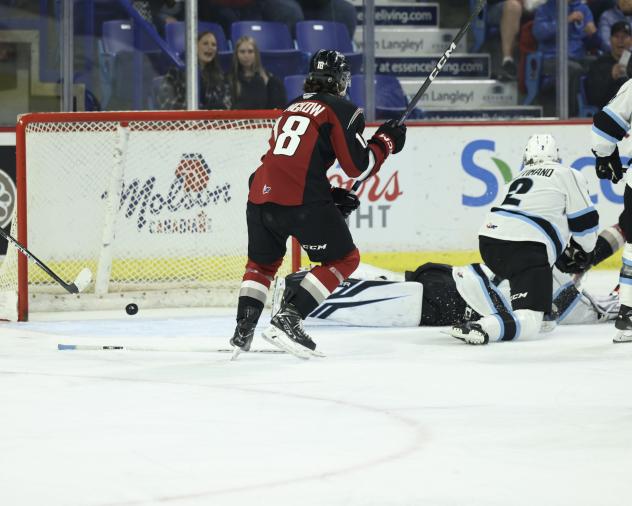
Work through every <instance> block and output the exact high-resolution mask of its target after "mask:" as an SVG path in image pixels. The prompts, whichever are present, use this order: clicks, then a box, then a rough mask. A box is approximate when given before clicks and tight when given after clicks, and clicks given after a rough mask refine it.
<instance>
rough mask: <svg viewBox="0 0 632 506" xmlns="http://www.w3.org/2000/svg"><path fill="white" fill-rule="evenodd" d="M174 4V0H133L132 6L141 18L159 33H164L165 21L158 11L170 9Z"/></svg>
mask: <svg viewBox="0 0 632 506" xmlns="http://www.w3.org/2000/svg"><path fill="white" fill-rule="evenodd" d="M175 6H176V0H133V1H132V7H134V9H136V11H137V12H138V13H139V14H140V15H141V16H142V18H143V19H144V20H145V21H147V22H148V23H149V24H150V25H152V26H153V27H154V28H156V30H158V31H159V32H160V33H164V26H165V21H164V20H163V18H162V17H161V15H160V13H161V11H162V10H163V9H165V8H166V9H172V8H174V7H175Z"/></svg>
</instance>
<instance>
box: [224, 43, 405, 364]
mask: <svg viewBox="0 0 632 506" xmlns="http://www.w3.org/2000/svg"><path fill="white" fill-rule="evenodd" d="M349 82H350V72H349V66H348V64H347V62H346V60H345V57H344V56H343V55H342V54H341V53H339V52H337V51H329V50H325V49H321V50H320V51H318V52H317V53H316V54H315V55H314V57H313V58H312V60H311V62H310V71H309V75H308V76H307V79H306V81H305V86H304V91H305V94H304V95H302V96H300V97H298V98H297V99H296V100H294V101H293V102H292V103H291V104H290V105H289V106H288V107H287V108H286V109H285V111H283V113H282V115H281V116H280V118H279V119H278V120H277V121H276V123H275V125H274V128H273V130H272V135H271V136H270V141H269V144H270V146H269V149H268V152H267V153H266V154H265V155H264V157H263V158H262V160H261V165H260V166H259V168H257V170H256V171H255V173H254V174H253V175H252V176H251V178H250V192H249V194H248V204H247V211H246V221H247V224H248V262H247V264H246V272H245V274H244V277H243V281H242V284H241V289H240V291H239V303H238V308H237V327H236V329H235V333H234V335H233V337H232V339H231V340H230V342H231V344H232V345H233V346H235V347H236V348H239V349H240V350H243V351H248V350H249V349H250V344H251V342H252V339H253V336H254V330H255V326H256V324H257V321H258V320H259V316H260V315H261V312H262V310H263V306H264V303H265V301H266V297H267V292H268V288H269V287H270V283H271V282H272V280H273V278H274V275H275V274H276V272H277V269H278V268H279V266H280V265H281V262H282V260H283V257H284V255H285V252H286V242H287V239H288V237H289V236H294V237H295V238H296V239H297V240H298V242H299V243H300V244H301V247H302V248H303V249H304V250H305V251H306V253H307V255H308V256H309V258H310V260H311V261H312V262H318V263H320V264H321V265H319V266H317V267H314V268H313V269H312V270H311V271H310V272H309V273H308V274H307V275H306V276H305V278H304V279H303V280H302V281H301V283H300V284H299V285H298V287H296V288H295V289H293V290H292V291H291V292H288V293H286V294H284V304H283V305H282V307H281V309H280V310H279V312H278V313H277V314H276V315H274V316H273V317H272V320H271V322H270V326H269V327H268V328H267V329H266V330H265V331H264V332H263V334H262V337H263V338H264V339H266V340H267V341H269V342H270V343H272V344H274V345H275V346H277V347H279V348H281V349H283V350H285V351H287V352H289V353H292V354H294V355H296V356H299V357H301V358H309V357H310V356H311V355H318V354H319V353H318V352H316V351H315V350H316V344H315V343H314V341H313V340H312V339H311V338H310V336H309V335H307V333H306V332H305V330H304V329H303V320H304V319H305V318H306V317H307V315H308V314H310V313H311V312H312V311H313V310H314V309H315V308H316V307H317V306H318V305H319V304H320V303H321V302H323V300H325V298H326V297H327V296H328V295H329V294H330V293H331V292H332V291H333V290H334V289H335V288H336V287H337V286H338V285H339V284H340V283H341V282H342V281H343V280H344V279H346V278H347V277H349V275H350V274H351V273H352V272H353V271H354V270H355V269H356V267H357V266H358V264H359V261H360V254H359V252H358V249H357V248H356V246H355V244H354V243H353V238H352V237H351V233H350V232H349V228H348V227H347V224H346V223H345V217H346V216H347V215H348V214H349V213H350V212H351V211H352V210H354V209H355V208H356V207H357V206H358V205H359V201H358V199H357V197H356V196H355V195H354V194H353V193H351V192H348V191H346V190H344V189H341V188H332V187H331V185H330V184H329V181H328V179H327V176H326V172H327V170H328V169H329V168H330V167H331V166H332V165H333V163H334V161H335V160H336V159H337V160H338V162H339V163H340V166H341V168H342V170H343V171H344V172H345V173H346V174H347V175H348V176H349V177H352V178H355V179H356V180H360V181H362V180H364V179H367V178H369V177H371V176H372V175H374V174H375V173H377V172H378V171H379V170H380V167H381V166H382V163H383V162H384V160H386V158H387V157H388V156H390V155H391V154H394V153H398V152H399V151H401V150H402V148H403V147H404V143H405V141H406V127H405V126H404V125H397V123H396V122H395V121H388V122H386V123H384V124H382V125H381V126H380V127H379V128H378V130H377V132H376V133H375V135H373V137H371V138H370V139H369V140H368V142H367V141H365V140H364V138H363V137H362V133H363V131H364V116H363V114H362V110H361V109H359V108H358V107H356V106H355V105H354V104H352V103H351V102H349V101H348V100H346V99H345V98H344V97H345V94H346V90H347V87H348V86H349Z"/></svg>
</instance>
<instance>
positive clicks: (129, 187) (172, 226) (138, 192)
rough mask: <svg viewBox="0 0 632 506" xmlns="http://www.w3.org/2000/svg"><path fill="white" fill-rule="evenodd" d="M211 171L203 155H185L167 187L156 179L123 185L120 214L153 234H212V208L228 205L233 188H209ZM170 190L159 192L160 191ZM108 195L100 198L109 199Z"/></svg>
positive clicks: (125, 182)
mask: <svg viewBox="0 0 632 506" xmlns="http://www.w3.org/2000/svg"><path fill="white" fill-rule="evenodd" d="M210 176H211V169H210V167H209V165H208V163H207V162H206V160H205V159H204V157H203V156H202V154H200V153H184V154H183V155H182V157H181V158H180V161H179V163H178V165H177V166H176V167H175V170H174V174H173V178H172V179H171V181H169V182H168V184H165V183H164V182H160V181H159V180H158V178H157V177H156V176H151V177H149V178H147V179H146V180H145V181H141V180H140V179H132V180H131V181H129V182H127V181H124V182H123V186H122V190H121V198H120V202H119V211H121V210H124V212H123V217H124V218H125V219H127V220H135V221H136V229H137V230H138V231H141V230H147V231H148V232H149V233H151V234H186V233H192V234H206V233H211V232H212V226H211V225H212V219H211V216H209V214H212V213H209V207H210V206H211V204H213V205H225V204H228V203H229V202H230V201H231V199H232V195H231V187H230V184H229V183H228V182H226V183H223V184H219V185H210V184H209V179H210ZM165 187H166V188H167V190H166V192H159V191H158V190H157V189H158V188H165ZM107 196H108V195H107V192H104V193H103V194H102V196H101V198H102V199H106V198H107Z"/></svg>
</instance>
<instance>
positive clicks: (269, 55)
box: [261, 49, 309, 81]
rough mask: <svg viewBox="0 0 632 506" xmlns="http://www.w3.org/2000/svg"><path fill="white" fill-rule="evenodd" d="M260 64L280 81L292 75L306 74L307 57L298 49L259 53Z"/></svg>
mask: <svg viewBox="0 0 632 506" xmlns="http://www.w3.org/2000/svg"><path fill="white" fill-rule="evenodd" d="M261 63H262V64H263V67H264V68H265V69H266V70H269V71H270V72H272V73H273V74H274V75H275V76H277V77H278V78H279V79H281V81H283V80H284V79H285V76H289V75H292V74H307V71H308V67H309V56H308V54H307V53H304V52H303V51H299V50H298V49H288V50H285V51H261Z"/></svg>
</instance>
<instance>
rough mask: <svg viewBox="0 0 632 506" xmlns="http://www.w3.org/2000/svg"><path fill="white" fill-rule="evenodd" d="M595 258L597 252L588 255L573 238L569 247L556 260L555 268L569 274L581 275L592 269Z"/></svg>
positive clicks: (593, 251)
mask: <svg viewBox="0 0 632 506" xmlns="http://www.w3.org/2000/svg"><path fill="white" fill-rule="evenodd" d="M594 257H595V250H592V251H591V252H590V253H586V252H585V251H584V250H583V249H582V247H581V246H580V245H579V244H577V243H576V242H575V241H574V240H573V239H572V238H571V242H570V243H569V245H568V246H567V247H566V249H565V250H564V251H563V252H562V254H561V255H560V257H559V258H558V259H557V260H556V262H555V267H557V268H558V269H559V270H561V271H562V272H566V273H568V274H580V273H582V272H585V271H587V270H588V269H589V268H590V267H592V262H593V259H594Z"/></svg>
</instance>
